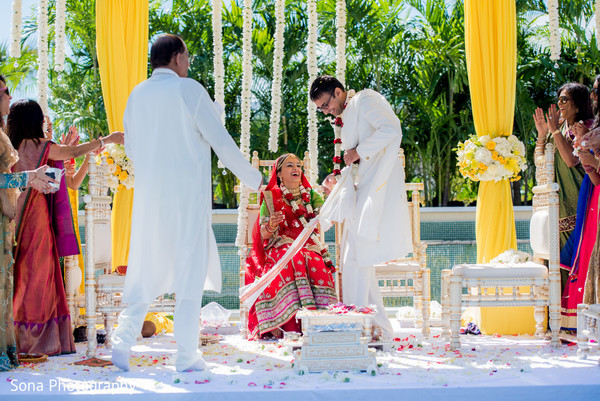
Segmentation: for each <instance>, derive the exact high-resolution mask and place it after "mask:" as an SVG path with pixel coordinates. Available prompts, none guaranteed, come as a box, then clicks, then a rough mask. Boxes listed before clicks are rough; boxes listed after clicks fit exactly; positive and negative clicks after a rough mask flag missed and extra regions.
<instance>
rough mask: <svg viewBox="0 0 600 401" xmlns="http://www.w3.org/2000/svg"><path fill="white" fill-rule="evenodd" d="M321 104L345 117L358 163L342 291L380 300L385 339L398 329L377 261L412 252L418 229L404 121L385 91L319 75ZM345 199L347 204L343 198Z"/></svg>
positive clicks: (348, 143)
mask: <svg viewBox="0 0 600 401" xmlns="http://www.w3.org/2000/svg"><path fill="white" fill-rule="evenodd" d="M310 98H311V100H312V101H313V102H314V103H315V105H316V106H317V109H318V110H320V111H321V112H323V113H325V114H331V115H333V116H335V117H339V118H341V122H342V124H343V125H342V131H341V139H342V149H343V150H344V162H345V163H346V164H347V165H352V164H353V163H358V168H357V174H355V177H354V181H355V183H354V184H355V185H354V188H355V191H354V193H352V194H350V195H351V196H353V197H355V198H354V210H353V211H352V212H351V213H349V215H350V216H349V217H347V218H346V222H345V223H344V233H343V235H342V241H343V242H342V255H341V256H342V294H343V301H344V302H345V303H346V304H354V305H357V306H366V305H375V306H377V314H376V316H375V319H374V325H375V326H379V327H380V328H381V329H382V331H383V333H382V334H383V337H384V338H388V339H389V338H390V337H391V336H392V334H393V331H392V325H391V323H390V321H389V319H388V317H387V315H386V313H385V308H384V306H383V299H382V297H381V292H380V291H379V285H378V281H377V279H376V277H375V268H374V265H376V264H378V263H383V262H388V261H391V260H394V259H398V258H401V257H404V256H406V255H407V254H409V253H411V252H412V231H411V226H410V220H409V215H408V203H407V200H406V189H405V184H404V169H403V168H402V165H401V162H400V159H399V158H398V152H399V150H400V142H401V141H402V128H401V127H400V120H399V119H398V117H397V116H396V114H395V113H394V111H393V110H392V107H391V106H390V104H389V103H388V102H387V100H385V98H384V97H383V96H382V95H381V94H380V93H377V92H375V91H373V90H371V89H365V90H362V91H360V92H357V93H356V94H354V91H346V90H345V89H344V85H342V83H341V82H340V81H339V80H337V79H336V78H334V77H331V76H320V77H317V78H316V79H315V80H314V81H313V83H312V85H311V88H310ZM340 203H341V204H347V203H346V202H344V201H343V200H342V201H341V202H340Z"/></svg>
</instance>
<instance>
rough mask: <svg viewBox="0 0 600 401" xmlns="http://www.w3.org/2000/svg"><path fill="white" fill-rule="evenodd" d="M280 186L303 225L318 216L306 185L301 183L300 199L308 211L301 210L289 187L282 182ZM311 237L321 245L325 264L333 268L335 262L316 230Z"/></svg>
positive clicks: (320, 249)
mask: <svg viewBox="0 0 600 401" xmlns="http://www.w3.org/2000/svg"><path fill="white" fill-rule="evenodd" d="M279 188H280V189H281V192H282V194H283V197H284V198H285V200H287V201H288V202H289V203H290V206H291V207H292V211H293V212H294V214H295V215H296V217H298V220H300V222H301V223H302V226H303V227H306V225H307V224H308V221H309V220H312V219H314V218H315V217H317V215H316V214H315V212H314V210H313V207H312V205H311V203H310V192H308V190H307V189H306V188H304V185H302V184H300V200H301V201H302V204H303V205H304V207H305V208H306V213H304V212H302V211H301V210H300V207H299V206H298V202H296V200H295V199H294V195H292V193H291V192H290V190H289V189H287V187H286V186H285V185H283V184H280V185H279ZM310 238H311V239H312V240H313V242H314V243H315V245H317V247H319V253H320V254H321V257H322V258H323V262H325V266H327V267H329V268H331V269H332V268H333V267H334V266H333V262H332V261H331V259H330V258H329V252H328V251H327V247H326V246H325V244H323V243H322V242H321V240H320V239H319V237H318V236H317V234H315V233H314V232H313V233H312V234H311V235H310Z"/></svg>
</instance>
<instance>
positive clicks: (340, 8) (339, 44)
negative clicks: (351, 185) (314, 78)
mask: <svg viewBox="0 0 600 401" xmlns="http://www.w3.org/2000/svg"><path fill="white" fill-rule="evenodd" d="M335 16H336V27H337V29H336V33H335V58H336V71H335V75H336V76H337V79H338V80H339V81H340V82H341V83H342V85H345V84H346V0H337V2H336V8H335ZM333 133H334V138H335V139H336V141H335V142H339V141H337V140H341V139H342V127H341V126H337V125H334V127H333ZM333 156H334V160H335V159H337V158H338V157H341V156H342V144H341V143H335V145H334V146H333ZM333 169H334V170H335V171H337V170H339V169H340V164H339V163H334V164H333Z"/></svg>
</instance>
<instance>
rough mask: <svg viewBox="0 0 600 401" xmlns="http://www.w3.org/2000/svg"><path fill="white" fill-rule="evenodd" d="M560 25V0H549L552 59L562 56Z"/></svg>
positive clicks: (555, 59)
mask: <svg viewBox="0 0 600 401" xmlns="http://www.w3.org/2000/svg"><path fill="white" fill-rule="evenodd" d="M559 29H560V28H559V26H558V0H548V30H549V31H550V60H552V61H557V60H558V59H559V58H560V30H559Z"/></svg>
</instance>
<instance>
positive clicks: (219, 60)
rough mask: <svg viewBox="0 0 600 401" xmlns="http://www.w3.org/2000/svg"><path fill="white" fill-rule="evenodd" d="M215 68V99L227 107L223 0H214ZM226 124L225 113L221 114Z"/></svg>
mask: <svg viewBox="0 0 600 401" xmlns="http://www.w3.org/2000/svg"><path fill="white" fill-rule="evenodd" d="M212 4H213V15H212V28H213V52H214V58H213V68H214V73H215V101H216V102H217V103H218V104H219V105H221V107H223V109H225V66H224V64H223V32H222V30H223V23H222V18H223V17H222V10H223V8H222V3H221V0H213V2H212ZM221 121H222V122H223V124H225V113H223V114H221Z"/></svg>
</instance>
